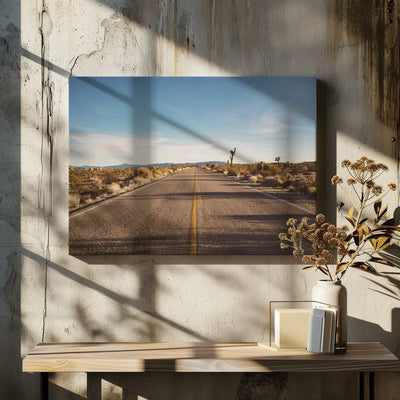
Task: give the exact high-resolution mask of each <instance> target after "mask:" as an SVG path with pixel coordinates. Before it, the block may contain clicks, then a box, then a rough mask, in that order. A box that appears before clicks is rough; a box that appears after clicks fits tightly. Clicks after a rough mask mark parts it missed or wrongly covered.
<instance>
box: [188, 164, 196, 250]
mask: <svg viewBox="0 0 400 400" xmlns="http://www.w3.org/2000/svg"><path fill="white" fill-rule="evenodd" d="M196 186H197V182H196V171H194V187H193V200H192V222H191V224H190V255H191V256H194V255H196V254H197V227H196V197H197V195H196Z"/></svg>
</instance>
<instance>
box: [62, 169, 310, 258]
mask: <svg viewBox="0 0 400 400" xmlns="http://www.w3.org/2000/svg"><path fill="white" fill-rule="evenodd" d="M304 215H309V214H308V213H306V212H305V211H303V210H301V209H300V208H298V207H296V206H295V205H291V204H290V203H288V202H285V201H282V200H279V199H277V198H274V197H271V196H269V195H266V194H264V193H261V192H259V191H257V190H255V189H253V188H249V187H247V186H246V185H243V184H241V183H238V182H235V181H234V180H233V179H232V178H230V177H225V176H223V175H220V174H216V173H213V172H210V171H207V170H203V169H201V168H197V167H193V168H190V169H186V170H184V171H181V172H178V173H176V174H175V175H173V176H170V177H168V178H165V179H163V180H160V181H156V182H153V183H151V184H149V185H146V186H144V187H140V188H138V189H136V190H134V191H131V192H128V193H125V194H123V195H120V196H118V197H115V198H112V199H109V200H106V201H104V202H101V203H99V204H96V205H93V206H91V207H88V208H85V209H82V210H80V211H78V212H76V213H74V214H72V215H71V216H70V220H69V223H70V230H69V238H70V254H74V255H78V254H81V255H84V254H133V255H144V254H149V255H168V254H179V255H188V254H203V255H206V254H207V255H214V254H220V255H238V254H253V255H277V254H283V252H282V250H281V249H280V247H279V239H278V234H279V232H282V231H285V229H286V226H285V223H286V220H287V219H288V218H289V217H295V218H301V217H302V216H304Z"/></svg>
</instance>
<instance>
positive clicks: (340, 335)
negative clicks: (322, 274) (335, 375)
mask: <svg viewBox="0 0 400 400" xmlns="http://www.w3.org/2000/svg"><path fill="white" fill-rule="evenodd" d="M311 298H312V301H314V302H319V303H325V304H330V305H332V306H334V307H337V308H338V309H339V315H338V318H337V332H336V347H337V348H339V349H345V348H346V344H347V290H346V288H345V287H344V286H343V285H342V283H341V281H334V282H333V281H328V280H319V281H318V283H317V284H316V285H315V286H314V287H313V290H312V296H311Z"/></svg>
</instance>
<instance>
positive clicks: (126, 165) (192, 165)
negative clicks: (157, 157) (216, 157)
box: [71, 161, 226, 169]
mask: <svg viewBox="0 0 400 400" xmlns="http://www.w3.org/2000/svg"><path fill="white" fill-rule="evenodd" d="M184 164H185V165H189V166H191V167H199V166H201V165H205V164H215V165H225V164H226V162H222V161H201V162H195V163H189V162H187V163H158V164H127V163H124V164H119V165H107V166H102V167H101V166H99V165H82V166H79V167H76V166H74V165H72V166H71V167H72V168H76V169H90V168H104V169H114V168H121V169H123V168H139V167H148V166H149V165H154V166H155V167H171V166H172V165H177V166H179V165H184Z"/></svg>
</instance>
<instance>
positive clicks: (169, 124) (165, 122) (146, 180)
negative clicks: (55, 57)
mask: <svg viewBox="0 0 400 400" xmlns="http://www.w3.org/2000/svg"><path fill="white" fill-rule="evenodd" d="M69 127H70V128H69V129H70V133H69V138H70V163H69V165H70V166H69V251H70V254H73V255H89V254H99V255H104V254H125V255H280V254H284V250H282V249H281V248H280V241H279V238H278V234H279V233H280V232H283V231H286V230H287V228H286V226H285V224H286V221H287V219H288V218H289V217H295V218H298V219H301V218H302V217H310V218H313V216H314V215H315V208H316V80H315V79H314V78H302V77H293V78H272V77H72V78H70V80H69Z"/></svg>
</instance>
